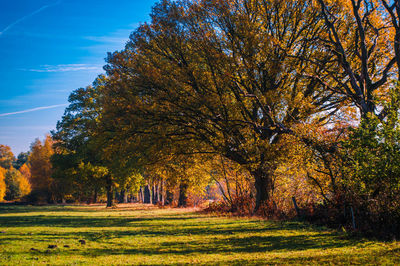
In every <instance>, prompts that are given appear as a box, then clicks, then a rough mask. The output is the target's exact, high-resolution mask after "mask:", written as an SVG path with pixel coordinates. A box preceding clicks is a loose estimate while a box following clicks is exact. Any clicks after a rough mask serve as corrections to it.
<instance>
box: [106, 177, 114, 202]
mask: <svg viewBox="0 0 400 266" xmlns="http://www.w3.org/2000/svg"><path fill="white" fill-rule="evenodd" d="M106 189H107V207H112V205H113V191H112V180H111V177H110V176H108V177H107V180H106Z"/></svg>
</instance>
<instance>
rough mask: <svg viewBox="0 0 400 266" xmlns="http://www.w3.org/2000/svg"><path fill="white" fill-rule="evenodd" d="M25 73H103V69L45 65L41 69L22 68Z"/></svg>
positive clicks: (97, 66)
mask: <svg viewBox="0 0 400 266" xmlns="http://www.w3.org/2000/svg"><path fill="white" fill-rule="evenodd" d="M20 70H23V71H31V72H46V73H49V72H69V71H102V70H103V68H102V67H101V66H99V65H87V64H60V65H43V66H40V68H28V69H26V68H22V69H20Z"/></svg>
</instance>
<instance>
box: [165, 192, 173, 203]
mask: <svg viewBox="0 0 400 266" xmlns="http://www.w3.org/2000/svg"><path fill="white" fill-rule="evenodd" d="M173 201H174V193H173V192H171V190H169V189H168V188H167V191H166V195H165V204H166V205H171V204H172V202H173Z"/></svg>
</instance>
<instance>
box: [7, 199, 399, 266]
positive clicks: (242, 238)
mask: <svg viewBox="0 0 400 266" xmlns="http://www.w3.org/2000/svg"><path fill="white" fill-rule="evenodd" d="M185 263H194V264H220V265H228V264H241V265H246V264H285V265H286V264H400V244H399V243H398V242H395V241H392V242H380V241H373V240H367V239H360V238H354V237H349V236H348V235H346V234H345V233H343V232H338V231H334V230H329V229H326V228H321V227H315V226H311V225H308V224H305V223H301V222H279V221H266V220H263V219H257V218H237V217H236V218H235V217H221V216H216V215H210V214H204V213H201V212H199V211H197V210H195V209H159V208H156V207H148V206H146V205H120V206H118V207H117V208H113V209H106V208H105V207H104V206H15V205H1V206H0V264H1V265H37V264H51V265H80V264H85V265H87V264H90V265H110V264H151V265H161V264H185Z"/></svg>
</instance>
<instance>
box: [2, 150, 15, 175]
mask: <svg viewBox="0 0 400 266" xmlns="http://www.w3.org/2000/svg"><path fill="white" fill-rule="evenodd" d="M14 160H15V157H14V154H13V153H12V151H11V148H10V147H9V146H5V145H0V167H3V168H5V169H10V168H11V167H12V163H13V161H14Z"/></svg>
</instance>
